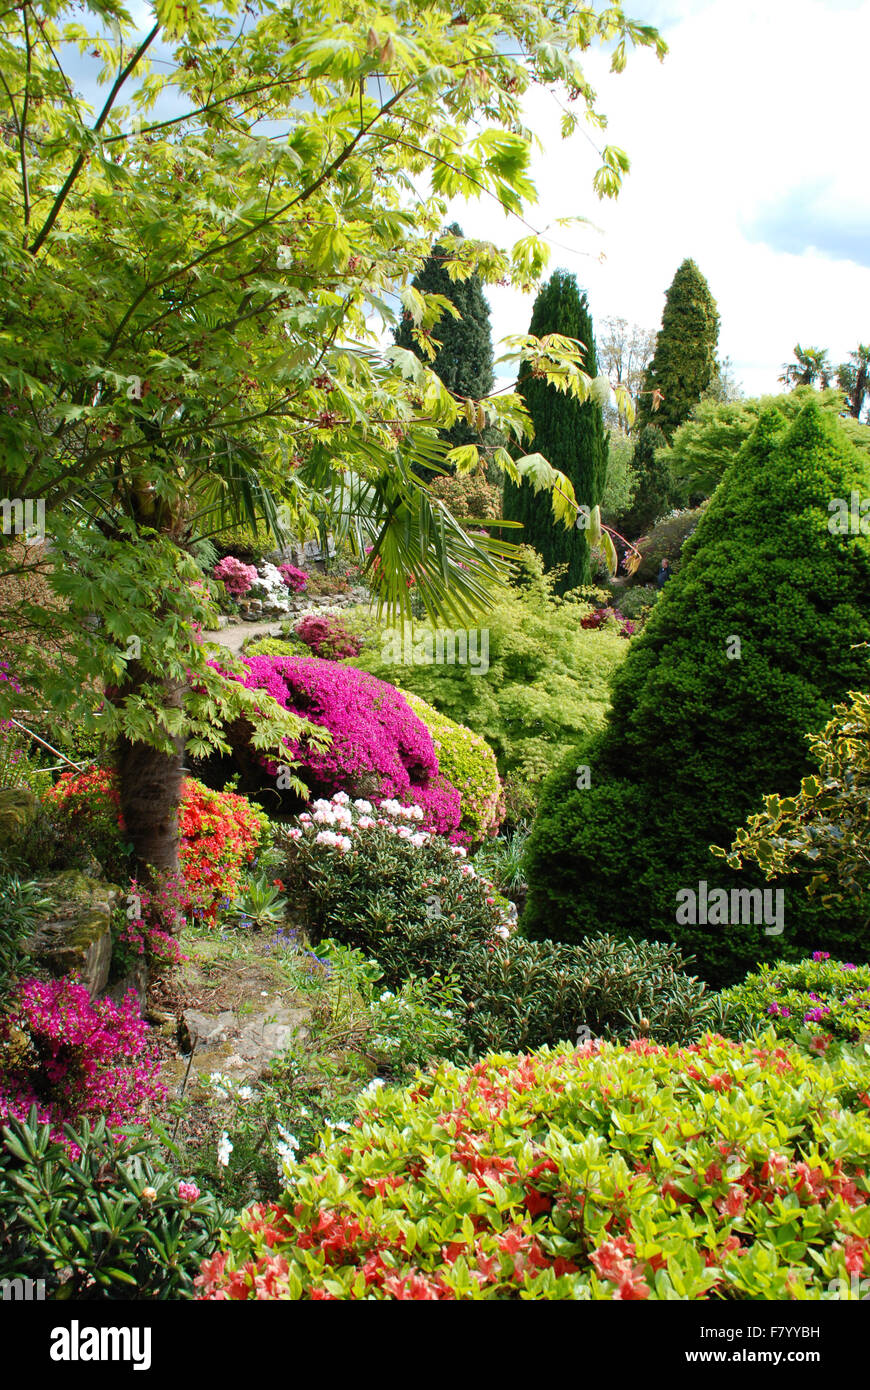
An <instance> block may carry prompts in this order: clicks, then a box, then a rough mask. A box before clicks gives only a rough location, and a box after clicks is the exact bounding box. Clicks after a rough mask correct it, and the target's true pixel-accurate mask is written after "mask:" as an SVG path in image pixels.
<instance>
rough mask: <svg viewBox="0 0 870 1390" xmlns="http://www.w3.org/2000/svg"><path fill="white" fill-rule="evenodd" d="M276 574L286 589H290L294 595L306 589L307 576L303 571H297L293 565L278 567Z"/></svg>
mask: <svg viewBox="0 0 870 1390" xmlns="http://www.w3.org/2000/svg"><path fill="white" fill-rule="evenodd" d="M278 573H279V574H280V576H281V578H282V579H283V580H284V583H285V584H286V585H287V588H288V589H292V590H293V592H294V594H301V593H303V592H304V591H305V590H306V589H307V588H308V575H307V574H306V573H305V571H304V570H300V569H297V568H296V566H295V565H287V564H284V565H279V566H278Z"/></svg>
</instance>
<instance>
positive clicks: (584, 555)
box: [504, 270, 607, 593]
mask: <svg viewBox="0 0 870 1390" xmlns="http://www.w3.org/2000/svg"><path fill="white" fill-rule="evenodd" d="M529 332H530V333H534V334H535V335H536V337H539V338H542V337H544V336H545V335H546V334H547V333H561V334H563V335H564V336H565V337H568V338H577V339H578V340H579V341H580V342H581V343H583V344H584V346H585V348H586V354H585V358H584V362H583V368H584V371H585V372H586V373H587V375H589V376H591V377H595V376H597V375H598V362H597V358H596V352H595V335H594V330H593V325H592V318H591V316H590V313H589V305H588V302H587V299H586V295H585V294H582V295H581V293H580V291H579V289H578V288H577V281H576V279H575V278H574V276H573V275H569V274H568V273H567V272H566V271H563V270H557V271H556V272H555V273H554V274H553V275H552V276H551V277H550V279H549V280H548V281H547V283H546V284H545V285H544V286H543V287H542V289H541V290H540V293H539V294H538V297H537V299H536V300H535V307H534V309H533V311H532V321H531V324H530V325H529ZM519 390H520V392H521V394H522V396H523V399H524V401H525V403H526V408H527V410H528V412H529V414H530V416H531V418H532V423H533V425H534V428H535V437H534V440H533V442H532V443H531V445H530V446H529V448H530V449H532V450H534V452H536V453H540V454H543V455H544V457H545V458H546V459H548V460H549V462H550V463H551V464H552V465H553V467H554V468H558V469H560V470H561V471H562V472H563V473H565V474H566V475H567V477H569V478H570V479H571V482H572V484H573V486H574V493H575V496H576V498H577V501H578V503H580V504H581V505H584V506H587V507H590V508H591V507H594V506H597V505H598V503H599V502H600V500H601V496H602V493H603V491H604V484H605V482H606V478H607V431H606V430H605V427H604V415H603V412H602V409H601V406H600V405H599V404H598V402H597V401H594V400H588V401H578V400H576V399H575V398H574V397H571V396H567V395H564V394H563V393H562V392H561V391H557V389H556V387H555V386H551V385H549V384H548V383H547V382H546V381H544V380H542V379H541V378H538V377H534V376H532V374H531V370H530V369H529V368H528V366H526V365H524V367H523V368H522V369H521V371H520V378H519ZM504 515H505V518H506V520H509V521H519V522H521V523H522V525H523V531H522V533H518V532H506V533H505V534H506V537H507V539H509V540H516V539H517V538H519V539H521V540H522V541H523V543H524V544H526V545H531V546H533V547H534V549H535V550H537V551H538V552H539V553H540V554H541V555H542V556H543V559H544V566H545V568H546V569H548V570H551V569H554V568H555V567H556V566H557V565H567V566H568V569H567V573H566V575H565V577H564V579H562V580H560V582H559V584H558V585H557V589H558V591H559V592H562V593H564V592H565V591H566V590H567V589H572V588H574V587H575V586H576V585H578V584H585V583H588V580H589V546H588V544H587V541H586V537H585V535H584V532H583V531H582V530H581V529H578V528H577V527H571V528H570V529H569V528H567V527H565V526H564V525H563V524H562V523H561V522H557V521H556V520H555V518H554V516H553V507H552V502H551V499H550V495H549V493H548V492H537V493H536V492H534V491H533V489H532V488H531V487H530V486H529V484H528V483H523V484H522V485H521V486H520V487H517V486H516V485H515V484H514V483H512V482H510V480H509V479H508V480H506V481H505V487H504Z"/></svg>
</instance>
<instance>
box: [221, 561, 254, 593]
mask: <svg viewBox="0 0 870 1390" xmlns="http://www.w3.org/2000/svg"><path fill="white" fill-rule="evenodd" d="M214 577H215V579H220V580H221V581H222V583H223V585H224V588H225V589H226V591H227V593H228V594H230V596H231V597H232V598H242V597H243V596H244V595H245V594H246V593H247V592H248V591H249V589H251V588H253V586H254V585H255V584H256V582H257V579H258V577H259V576H258V575H257V569H256V566H255V565H246V564H245V563H244V561H243V560H237V559H236V558H235V556H234V555H226V556H224V558H223V560H221V561H219V562H218V564H216V565H215V567H214Z"/></svg>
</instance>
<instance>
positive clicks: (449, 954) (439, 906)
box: [281, 799, 504, 989]
mask: <svg viewBox="0 0 870 1390" xmlns="http://www.w3.org/2000/svg"><path fill="white" fill-rule="evenodd" d="M366 807H368V809H366ZM379 812H380V814H375V808H373V807H371V806H370V805H369V803H367V802H366V801H364V800H362V799H359V800H358V801H357V802H356V803H355V804H354V805H351V804H350V803H349V802H344V803H339V804H338V805H336V804H335V803H334V802H333V803H330V802H325V801H324V802H319V803H315V810H314V812H313V814H310V813H308V812H304V813H303V815H302V816H301V817H300V823H299V825H298V826H293V827H291V828H290V829H289V830H288V831H286V842H285V844H286V862H285V864H284V866H283V868H282V871H281V877H282V880H283V882H284V884H285V887H286V891H287V893H288V895H289V896H290V898H291V900H292V901H293V904H294V909H295V911H297V912H298V913H299V916H300V920H301V921H304V923H305V927H306V930H307V931H309V932H310V933H311V936H312V938H313V939H314V941H315V942H317V941H320V940H322V939H323V938H325V937H329V938H331V939H333V940H335V941H338V942H340V943H342V944H344V945H347V946H355V947H358V948H359V949H360V950H362V951H364V952H365V954H366V955H367V956H374V957H375V959H376V960H377V961H378V964H379V965H380V966H381V967H382V969H383V971H384V978H385V980H386V983H387V986H388V987H389V988H390V989H396V988H397V987H400V986H401V984H402V982H403V981H404V980H406V979H408V978H410V977H411V976H419V975H423V976H431V975H433V974H442V975H443V974H446V973H447V972H448V971H449V970H450V968H451V966H452V965H453V963H454V961H455V958H456V956H457V954H458V952H459V951H460V949H462V948H464V947H467V946H469V945H472V944H474V943H479V944H481V945H483V946H484V947H486V946H490V945H493V944H494V942H495V941H496V939H497V936H498V934H499V931H500V930H504V929H503V928H502V926H501V916H500V913H499V910H498V908H497V906H496V904H495V899H494V897H493V896H492V893H491V889H490V887H489V886H488V885H486V884H485V883H484V882H482V881H481V880H480V879H478V877H477V875H476V874H475V871H474V869H473V868H472V866H471V865H470V864H468V863H467V862H466V860H465V852H464V850H463V849H462V848H461V846H458V845H452V846H451V845H449V844H447V842H446V841H445V840H443V839H442V838H441V837H439V836H437V835H431V834H427V833H426V832H425V831H421V830H419V829H414V828H412V827H413V825H414V824H415V823H416V825H417V826H419V825H420V824H421V822H422V810H421V808H420V807H413V806H404V807H403V806H400V805H399V803H398V802H397V801H392V800H387V801H385V802H382V803H381V806H380V808H379ZM321 826H323V827H325V828H323V829H320V828H319V827H321ZM333 827H336V828H333Z"/></svg>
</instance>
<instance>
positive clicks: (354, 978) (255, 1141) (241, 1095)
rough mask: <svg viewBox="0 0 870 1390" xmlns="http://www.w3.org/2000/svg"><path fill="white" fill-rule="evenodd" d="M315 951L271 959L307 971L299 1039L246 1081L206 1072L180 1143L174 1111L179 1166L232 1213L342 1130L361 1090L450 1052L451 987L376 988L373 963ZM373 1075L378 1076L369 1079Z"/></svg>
mask: <svg viewBox="0 0 870 1390" xmlns="http://www.w3.org/2000/svg"><path fill="white" fill-rule="evenodd" d="M317 949H318V952H319V955H318V956H317V957H315V958H314V959H313V961H312V959H311V953H309V952H303V951H301V950H300V949H299V948H293V947H290V948H289V952H285V954H284V958H283V959H282V962H281V963H282V968H283V969H284V970H285V971H288V967H291V969H290V971H289V973H290V974H291V978H292V974H293V971H292V966H293V962H294V957H295V958H296V959H298V960H300V961H303V962H306V963H307V964H308V965H311V964H314V966H315V969H314V970H311V969H308V970H307V971H306V970H305V967H304V966H300V967H299V973H300V977H301V981H300V982H301V983H302V986H303V988H304V990H305V992H306V994H307V995H308V996H309V997H310V1000H311V1005H312V1012H311V1015H310V1021H309V1023H308V1025H307V1036H306V1037H305V1040H304V1042H303V1041H302V1040H300V1041H299V1042H297V1043H294V1044H292V1045H291V1046H290V1047H289V1048H288V1049H286V1050H285V1051H284V1052H282V1054H281V1055H280V1057H277V1058H275V1059H274V1060H273V1062H272V1064H271V1066H270V1069H269V1072H268V1073H267V1075H266V1076H264V1077H262V1078H261V1079H260V1080H259V1081H258V1082H256V1083H254V1084H251V1085H249V1084H247V1083H245V1084H240V1083H239V1082H238V1081H234V1080H233V1079H232V1078H231V1077H228V1076H226V1075H223V1074H222V1073H220V1072H215V1073H212V1075H211V1076H210V1077H208V1078H207V1079H206V1080H205V1081H204V1084H202V1085H201V1086H200V1087H198V1088H197V1089H196V1093H195V1095H194V1097H193V1101H192V1103H190V1105H189V1110H190V1115H191V1120H192V1121H193V1123H192V1124H191V1126H190V1129H191V1133H190V1137H189V1138H188V1135H187V1132H186V1129H185V1126H184V1107H183V1106H182V1107H179V1111H180V1113H181V1126H182V1127H181V1135H180V1142H181V1146H182V1151H183V1153H184V1161H185V1164H186V1165H187V1166H188V1168H189V1170H190V1171H191V1172H192V1173H194V1174H195V1175H196V1177H197V1178H198V1179H199V1180H201V1181H203V1182H204V1183H205V1184H206V1185H208V1186H211V1187H212V1188H214V1189H215V1190H218V1191H220V1193H221V1196H222V1197H223V1199H224V1200H226V1201H228V1202H230V1203H231V1204H232V1205H233V1206H234V1207H241V1206H242V1205H244V1203H245V1202H246V1201H250V1200H252V1199H253V1198H258V1199H261V1200H262V1199H263V1198H269V1197H277V1196H278V1195H279V1194H280V1192H281V1186H282V1182H281V1180H282V1178H283V1175H284V1164H285V1162H291V1163H292V1161H293V1159H294V1158H302V1157H305V1156H306V1155H307V1154H310V1153H313V1152H315V1151H316V1150H317V1149H319V1148H320V1147H321V1140H322V1138H323V1136H324V1134H326V1135H327V1137H330V1136H331V1135H332V1134H333V1133H334V1132H335V1131H338V1132H341V1131H343V1130H347V1129H349V1128H350V1123H349V1122H350V1121H351V1120H352V1119H353V1118H354V1115H355V1113H356V1098H357V1096H358V1095H359V1093H360V1092H361V1091H363V1090H364V1089H365V1088H366V1087H371V1089H372V1090H374V1089H377V1087H379V1086H383V1085H385V1084H390V1081H389V1080H385V1078H398V1079H400V1080H405V1079H407V1078H408V1076H410V1075H413V1073H414V1071H415V1069H416V1068H417V1067H419V1066H426V1065H428V1064H429V1063H430V1062H431V1060H432V1058H433V1057H434V1058H439V1059H440V1058H445V1057H453V1056H454V1054H456V1052H457V1050H458V1042H459V1031H458V1024H457V1022H456V1019H457V1018H458V1017H459V1016H461V1008H460V1009H456V1010H455V1009H454V1006H455V998H456V991H455V989H454V988H453V987H452V986H450V985H449V984H446V983H445V982H443V981H440V980H438V979H437V978H433V979H431V980H425V981H424V980H407V981H405V982H404V984H403V985H402V986H401V988H399V989H398V990H397V991H396V992H395V993H393V992H392V991H391V990H387V989H384V988H383V979H382V971H381V969H380V966H379V965H378V964H377V962H376V961H373V960H369V959H366V957H365V956H364V955H363V954H362V953H361V952H360V951H357V950H353V949H350V948H348V947H346V946H339V945H338V944H337V943H335V942H330V941H325V942H322V943H321V944H320V945H319V946H318V948H317ZM374 1068H377V1070H378V1072H379V1073H380V1075H378V1076H376V1077H373V1075H372V1072H373V1069H374ZM203 1107H205V1114H203ZM197 1115H198V1119H199V1123H198V1124H197V1123H196V1119H197ZM203 1120H204V1121H205V1123H203ZM215 1134H218V1135H220V1136H221V1143H220V1144H219V1145H216V1144H215V1142H214V1135H215ZM226 1141H228V1142H226Z"/></svg>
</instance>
